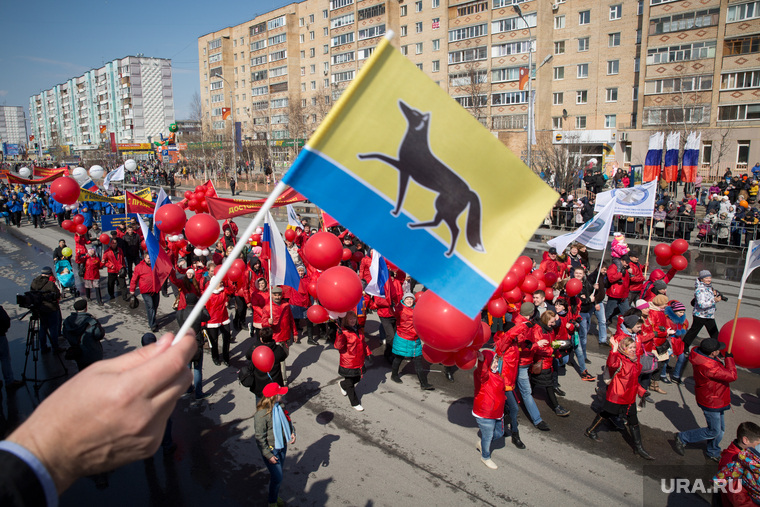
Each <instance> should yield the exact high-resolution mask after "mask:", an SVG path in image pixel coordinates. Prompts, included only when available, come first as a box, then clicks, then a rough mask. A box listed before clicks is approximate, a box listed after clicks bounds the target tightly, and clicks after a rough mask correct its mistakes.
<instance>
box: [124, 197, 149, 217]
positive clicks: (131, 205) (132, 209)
mask: <svg viewBox="0 0 760 507" xmlns="http://www.w3.org/2000/svg"><path fill="white" fill-rule="evenodd" d="M125 194H126V196H127V213H140V214H143V213H147V214H151V215H152V214H153V211H154V209H155V208H156V205H155V203H153V201H148V200H146V199H142V198H140V197H138V196H136V195H135V194H133V193H132V192H125Z"/></svg>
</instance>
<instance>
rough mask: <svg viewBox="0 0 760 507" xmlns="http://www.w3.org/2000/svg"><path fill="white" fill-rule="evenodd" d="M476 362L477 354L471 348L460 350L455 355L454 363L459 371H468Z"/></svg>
mask: <svg viewBox="0 0 760 507" xmlns="http://www.w3.org/2000/svg"><path fill="white" fill-rule="evenodd" d="M477 362H478V353H477V352H476V351H474V350H472V349H471V348H466V349H462V350H460V351H459V352H457V354H456V363H457V366H458V367H459V369H461V370H470V369H472V368H473V367H474V366H475V364H476V363H477Z"/></svg>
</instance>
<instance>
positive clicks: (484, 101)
mask: <svg viewBox="0 0 760 507" xmlns="http://www.w3.org/2000/svg"><path fill="white" fill-rule="evenodd" d="M454 100H456V101H457V102H459V105H460V106H462V107H464V108H470V107H482V106H487V105H488V95H478V96H477V97H473V96H472V95H466V96H464V97H454Z"/></svg>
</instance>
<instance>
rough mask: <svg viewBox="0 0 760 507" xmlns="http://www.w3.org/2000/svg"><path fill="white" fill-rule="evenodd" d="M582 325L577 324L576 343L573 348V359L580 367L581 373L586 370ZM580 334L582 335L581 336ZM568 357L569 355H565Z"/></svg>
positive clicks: (584, 337) (584, 339)
mask: <svg viewBox="0 0 760 507" xmlns="http://www.w3.org/2000/svg"><path fill="white" fill-rule="evenodd" d="M582 327H583V326H582V325H581V326H578V328H577V329H578V345H576V346H575V347H574V348H575V361H576V362H577V363H578V368H580V369H581V373H583V372H584V371H586V334H585V333H583V334H582V333H581V329H582ZM581 334H582V337H581ZM567 358H568V359H570V356H567Z"/></svg>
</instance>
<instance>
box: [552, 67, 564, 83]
mask: <svg viewBox="0 0 760 507" xmlns="http://www.w3.org/2000/svg"><path fill="white" fill-rule="evenodd" d="M563 79H565V68H564V67H554V80H555V81H561V80H563Z"/></svg>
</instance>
